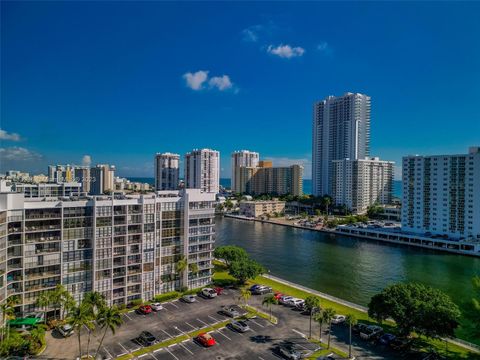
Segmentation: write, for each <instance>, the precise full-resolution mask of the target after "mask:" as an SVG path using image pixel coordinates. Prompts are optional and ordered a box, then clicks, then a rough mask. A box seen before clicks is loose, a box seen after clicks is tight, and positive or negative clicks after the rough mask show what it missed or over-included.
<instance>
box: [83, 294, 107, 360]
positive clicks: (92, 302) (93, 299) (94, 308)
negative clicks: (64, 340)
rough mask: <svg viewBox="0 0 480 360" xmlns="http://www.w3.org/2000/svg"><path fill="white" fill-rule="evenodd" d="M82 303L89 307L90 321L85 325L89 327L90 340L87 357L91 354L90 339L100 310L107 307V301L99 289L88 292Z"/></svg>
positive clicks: (88, 341)
mask: <svg viewBox="0 0 480 360" xmlns="http://www.w3.org/2000/svg"><path fill="white" fill-rule="evenodd" d="M82 305H83V306H85V307H86V308H87V312H88V315H89V317H90V321H88V323H87V324H85V326H86V327H87V329H88V340H87V357H89V356H90V340H91V337H92V332H93V331H94V330H95V320H96V319H97V318H98V315H99V314H100V312H101V311H102V310H103V309H105V308H106V306H107V303H106V301H105V298H104V297H103V295H102V294H100V293H99V292H97V291H93V292H88V293H86V294H85V296H84V297H83V300H82Z"/></svg>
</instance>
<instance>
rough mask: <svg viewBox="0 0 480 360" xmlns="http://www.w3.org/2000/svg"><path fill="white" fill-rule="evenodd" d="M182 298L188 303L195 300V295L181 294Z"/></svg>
mask: <svg viewBox="0 0 480 360" xmlns="http://www.w3.org/2000/svg"><path fill="white" fill-rule="evenodd" d="M182 300H183V301H184V302H186V303H189V304H191V303H193V302H195V301H197V299H196V298H195V295H183V296H182Z"/></svg>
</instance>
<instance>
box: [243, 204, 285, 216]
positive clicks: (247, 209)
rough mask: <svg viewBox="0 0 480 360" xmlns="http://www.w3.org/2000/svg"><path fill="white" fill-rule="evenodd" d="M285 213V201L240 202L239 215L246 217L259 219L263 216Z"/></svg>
mask: <svg viewBox="0 0 480 360" xmlns="http://www.w3.org/2000/svg"><path fill="white" fill-rule="evenodd" d="M283 212H285V201H276V200H265V201H242V202H240V214H241V215H243V216H247V217H255V218H256V217H259V216H263V215H273V214H274V213H277V214H281V213H283Z"/></svg>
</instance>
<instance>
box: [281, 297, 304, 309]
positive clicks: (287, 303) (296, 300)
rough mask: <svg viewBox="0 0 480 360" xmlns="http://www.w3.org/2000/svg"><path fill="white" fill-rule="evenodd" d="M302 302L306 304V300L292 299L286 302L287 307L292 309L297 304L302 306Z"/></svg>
mask: <svg viewBox="0 0 480 360" xmlns="http://www.w3.org/2000/svg"><path fill="white" fill-rule="evenodd" d="M302 302H305V300H302V299H298V298H291V299H289V300H287V301H285V305H287V306H290V307H294V306H296V304H301V303H302Z"/></svg>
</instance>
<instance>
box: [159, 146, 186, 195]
mask: <svg viewBox="0 0 480 360" xmlns="http://www.w3.org/2000/svg"><path fill="white" fill-rule="evenodd" d="M154 167H155V189H156V190H157V191H161V190H176V189H178V184H179V177H180V155H178V154H171V153H168V152H167V153H163V154H160V153H159V154H156V155H155V160H154Z"/></svg>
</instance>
